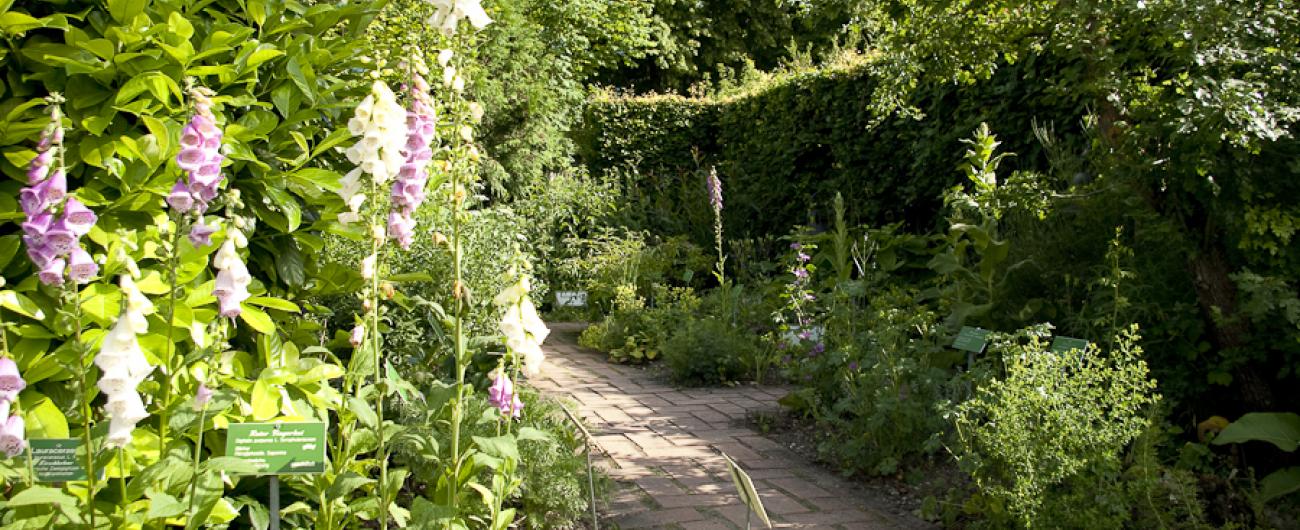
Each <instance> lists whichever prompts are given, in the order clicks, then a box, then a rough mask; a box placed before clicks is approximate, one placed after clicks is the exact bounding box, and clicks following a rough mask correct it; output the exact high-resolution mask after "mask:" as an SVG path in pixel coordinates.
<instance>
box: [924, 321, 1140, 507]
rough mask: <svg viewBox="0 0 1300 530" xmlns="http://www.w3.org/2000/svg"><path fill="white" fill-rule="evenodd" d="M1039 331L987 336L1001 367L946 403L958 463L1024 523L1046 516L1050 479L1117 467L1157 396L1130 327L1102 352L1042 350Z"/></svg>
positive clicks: (1059, 480)
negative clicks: (967, 394)
mask: <svg viewBox="0 0 1300 530" xmlns="http://www.w3.org/2000/svg"><path fill="white" fill-rule="evenodd" d="M1047 336H1048V333H1047V328H1045V327H1038V328H1029V329H1026V330H1022V331H1021V332H1019V333H1016V334H1013V335H1010V336H1003V337H996V338H994V340H993V342H994V343H993V344H992V346H991V348H990V351H991V352H993V353H995V354H998V355H999V356H1000V358H996V359H995V360H994V361H995V362H997V363H998V364H1000V365H1001V366H1002V367H1004V369H1005V375H994V376H993V377H992V378H990V379H988V380H987V381H981V382H979V386H978V387H977V388H976V389H975V393H974V396H972V397H971V398H970V399H969V400H966V401H964V402H961V403H959V404H957V405H955V406H954V407H953V408H952V409H951V410H950V411H948V414H949V416H950V418H951V419H952V421H953V423H954V425H955V426H956V444H955V445H954V446H953V447H952V451H953V454H954V456H955V457H956V458H957V461H958V462H959V463H960V464H961V466H962V469H963V470H965V471H967V472H968V473H970V474H971V476H972V477H973V478H974V479H975V482H976V484H977V485H979V487H980V489H981V491H982V492H984V493H985V494H987V495H991V496H993V497H995V498H997V499H1000V500H1001V501H1002V502H1004V503H1005V504H1006V506H1007V508H1008V510H1009V511H1010V513H1011V514H1012V515H1014V517H1015V518H1016V520H1017V521H1018V522H1019V523H1020V524H1021V525H1023V526H1025V527H1034V526H1041V525H1045V524H1048V523H1050V521H1052V519H1051V517H1050V515H1049V514H1047V513H1045V512H1044V506H1045V504H1046V501H1047V500H1048V499H1050V498H1051V491H1052V488H1053V487H1054V486H1055V485H1057V484H1060V483H1062V482H1063V481H1066V480H1067V479H1070V478H1071V477H1075V476H1076V475H1080V474H1099V473H1105V472H1106V471H1107V470H1112V471H1113V470H1118V469H1119V461H1120V460H1119V459H1120V456H1121V454H1122V452H1123V450H1124V448H1125V447H1126V446H1127V445H1128V444H1129V443H1130V442H1131V441H1133V440H1134V439H1135V438H1136V437H1137V436H1138V435H1140V434H1141V433H1142V431H1143V430H1144V429H1146V428H1147V424H1148V420H1147V418H1146V416H1145V414H1144V412H1145V409H1146V408H1147V407H1150V406H1152V405H1153V404H1154V403H1155V402H1156V401H1157V400H1158V399H1159V397H1158V396H1157V395H1155V394H1154V389H1155V382H1154V381H1152V380H1150V379H1149V378H1148V375H1147V367H1146V363H1145V362H1144V361H1143V360H1142V349H1141V348H1140V347H1139V346H1137V341H1138V335H1137V332H1136V329H1132V328H1131V329H1129V330H1126V331H1122V332H1120V334H1119V336H1118V337H1116V342H1115V347H1114V348H1113V349H1112V350H1111V351H1110V352H1108V353H1107V354H1102V353H1101V352H1100V350H1098V349H1097V348H1096V347H1095V346H1089V347H1088V348H1086V349H1084V350H1082V351H1080V350H1072V351H1070V352H1066V353H1056V352H1050V351H1048V349H1047V342H1046V338H1047Z"/></svg>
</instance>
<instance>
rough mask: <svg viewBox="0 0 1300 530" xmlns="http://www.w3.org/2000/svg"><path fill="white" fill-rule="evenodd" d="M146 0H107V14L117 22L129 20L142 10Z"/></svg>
mask: <svg viewBox="0 0 1300 530" xmlns="http://www.w3.org/2000/svg"><path fill="white" fill-rule="evenodd" d="M147 3H148V2H147V0H108V14H109V15H112V16H113V20H116V21H118V22H123V23H125V22H130V20H131V19H133V18H135V16H136V15H139V14H140V13H143V12H144V6H145V4H147Z"/></svg>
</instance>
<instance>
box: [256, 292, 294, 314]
mask: <svg viewBox="0 0 1300 530" xmlns="http://www.w3.org/2000/svg"><path fill="white" fill-rule="evenodd" d="M248 303H250V304H253V305H256V306H262V307H265V308H267V309H278V310H280V311H288V312H290V313H300V312H302V309H301V308H299V307H298V304H295V303H293V302H290V301H288V300H285V299H283V298H273V297H270V296H254V297H252V298H249V299H248Z"/></svg>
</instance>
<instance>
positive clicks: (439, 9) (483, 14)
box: [428, 0, 492, 36]
mask: <svg viewBox="0 0 1300 530" xmlns="http://www.w3.org/2000/svg"><path fill="white" fill-rule="evenodd" d="M428 2H429V3H430V4H433V6H434V8H435V10H436V11H434V13H433V15H432V16H430V17H429V20H428V23H429V25H430V26H433V27H436V28H438V29H439V30H441V31H442V32H443V34H445V35H448V36H451V35H454V34H455V33H456V28H457V26H458V25H459V24H460V21H461V20H462V19H467V20H469V23H470V24H471V25H472V26H474V29H476V30H479V29H483V28H486V27H487V26H488V24H491V23H492V18H491V17H488V14H487V11H484V10H483V6H482V5H481V4H480V3H479V0H428Z"/></svg>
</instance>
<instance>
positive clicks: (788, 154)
mask: <svg viewBox="0 0 1300 530" xmlns="http://www.w3.org/2000/svg"><path fill="white" fill-rule="evenodd" d="M1062 66H1063V65H1060V64H1059V63H1058V64H1053V63H1052V62H1050V61H1049V60H1045V59H1043V58H1030V59H1028V60H1026V61H1023V62H1020V63H1017V64H1014V65H1005V66H1004V68H1002V69H1001V70H1000V71H999V72H998V73H997V74H996V75H995V76H994V77H993V78H991V79H990V80H988V81H983V82H979V83H976V84H971V85H960V86H959V85H950V84H943V85H931V86H923V87H920V88H919V89H918V90H917V91H916V95H915V97H914V98H913V99H912V101H910V102H909V103H910V104H911V105H912V106H914V107H916V108H918V109H920V110H921V111H922V112H923V113H924V117H923V118H922V119H919V120H918V119H912V118H908V117H901V116H890V117H886V118H885V119H884V120H878V119H877V115H876V114H874V113H873V111H872V110H871V108H870V105H869V102H870V98H871V95H872V91H873V90H874V89H875V87H876V83H874V82H873V79H874V76H875V75H877V74H876V72H878V71H879V68H877V67H876V65H875V64H873V63H872V62H871V61H868V60H865V59H859V60H856V61H852V62H851V64H850V65H848V66H837V67H828V68H822V69H818V70H812V71H806V72H798V73H792V74H786V75H781V76H777V77H775V78H773V79H769V80H765V81H763V82H762V83H760V84H758V85H757V86H749V87H745V90H744V93H742V94H740V95H736V96H728V97H718V98H703V99H701V98H686V97H680V96H633V97H623V96H610V95H602V96H597V97H595V98H593V99H592V100H591V101H589V102H588V105H587V108H586V110H585V115H584V120H583V125H582V127H581V128H580V129H579V130H578V131H576V140H577V143H578V146H579V154H580V156H581V157H582V159H583V160H584V162H585V163H586V164H587V166H588V168H589V169H590V170H591V171H592V174H593V175H611V174H619V175H623V176H624V178H626V179H627V182H626V183H625V185H627V187H628V190H629V191H630V192H632V193H631V195H632V196H633V197H634V198H638V197H651V198H653V197H658V198H653V199H648V201H653V202H647V201H642V203H643V206H644V207H646V208H649V209H650V210H651V211H650V212H646V213H645V214H644V215H643V216H642V217H643V219H642V221H644V222H645V224H647V225H648V226H644V227H645V228H649V229H651V230H658V231H664V232H667V233H692V234H699V235H700V236H703V237H704V240H703V241H702V243H707V242H709V241H711V239H708V238H710V237H711V235H710V234H711V232H710V231H709V230H708V227H707V226H705V227H703V228H704V229H699V228H697V227H698V225H699V221H700V220H701V219H704V220H707V218H708V217H707V211H706V212H705V214H703V215H702V214H701V213H700V210H705V209H706V208H707V207H706V202H705V199H704V191H703V186H704V184H703V174H704V171H701V170H700V169H701V167H702V168H704V169H705V170H707V167H708V166H709V165H711V164H712V165H716V166H717V168H718V172H719V174H720V175H721V177H722V179H723V183H724V188H725V190H726V199H727V200H726V205H727V208H726V214H725V215H726V222H727V229H728V233H729V234H730V235H731V236H737V237H746V236H750V237H752V236H762V235H775V234H785V233H787V232H788V231H789V230H790V228H791V227H792V226H794V225H796V224H809V223H810V221H811V224H821V223H824V222H826V221H827V219H828V217H829V204H830V202H831V200H832V198H833V197H834V196H835V193H836V192H837V191H838V192H841V193H843V194H844V197H845V200H846V201H847V203H848V204H849V210H850V213H851V215H852V216H853V217H854V219H853V221H855V222H865V223H873V224H883V223H890V222H895V221H904V222H906V223H907V224H908V225H909V226H912V227H913V228H916V229H921V230H925V229H928V228H930V227H931V226H933V224H934V221H935V219H934V217H935V214H936V212H937V211H938V207H939V206H940V197H941V194H942V190H943V189H944V188H946V187H949V186H952V185H953V184H955V183H957V182H959V181H960V178H961V177H960V172H959V171H958V169H957V166H958V164H959V162H960V161H961V155H962V153H963V151H964V146H963V145H962V144H961V143H960V140H961V139H962V138H965V137H967V136H969V135H970V133H971V131H972V130H974V129H975V127H976V126H978V125H979V123H980V122H988V123H989V125H990V126H991V127H992V128H993V130H994V132H995V133H996V134H998V137H999V139H1001V140H1002V141H1003V144H1004V145H1003V149H1005V150H1010V151H1013V152H1015V153H1017V157H1015V158H1011V159H1008V160H1007V163H1006V164H1004V168H1006V169H1044V168H1046V164H1047V162H1046V157H1045V156H1044V154H1043V153H1042V148H1041V146H1040V145H1039V143H1038V141H1037V140H1036V139H1035V138H1034V135H1033V132H1032V129H1031V123H1032V120H1034V119H1037V120H1038V121H1039V122H1040V123H1052V124H1054V125H1055V128H1056V130H1057V133H1058V135H1060V136H1063V137H1064V138H1065V139H1066V140H1067V141H1073V142H1077V141H1081V140H1080V139H1081V135H1080V134H1079V117H1080V116H1082V115H1083V114H1084V112H1085V110H1084V106H1083V102H1082V101H1079V100H1077V99H1072V98H1071V97H1061V96H1059V95H1058V92H1059V91H1057V90H1054V89H1053V88H1052V87H1051V86H1050V85H1047V84H1045V83H1041V82H1039V81H1037V78H1038V76H1037V73H1038V72H1039V71H1040V70H1041V69H1045V68H1051V69H1057V68H1060V67H1062ZM877 121H880V123H878V124H875V125H874V126H873V122H877ZM694 150H698V153H699V154H700V155H702V156H701V161H700V166H697V163H696V158H695V157H694V156H693V152H694ZM705 224H706V225H707V224H708V223H705Z"/></svg>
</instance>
